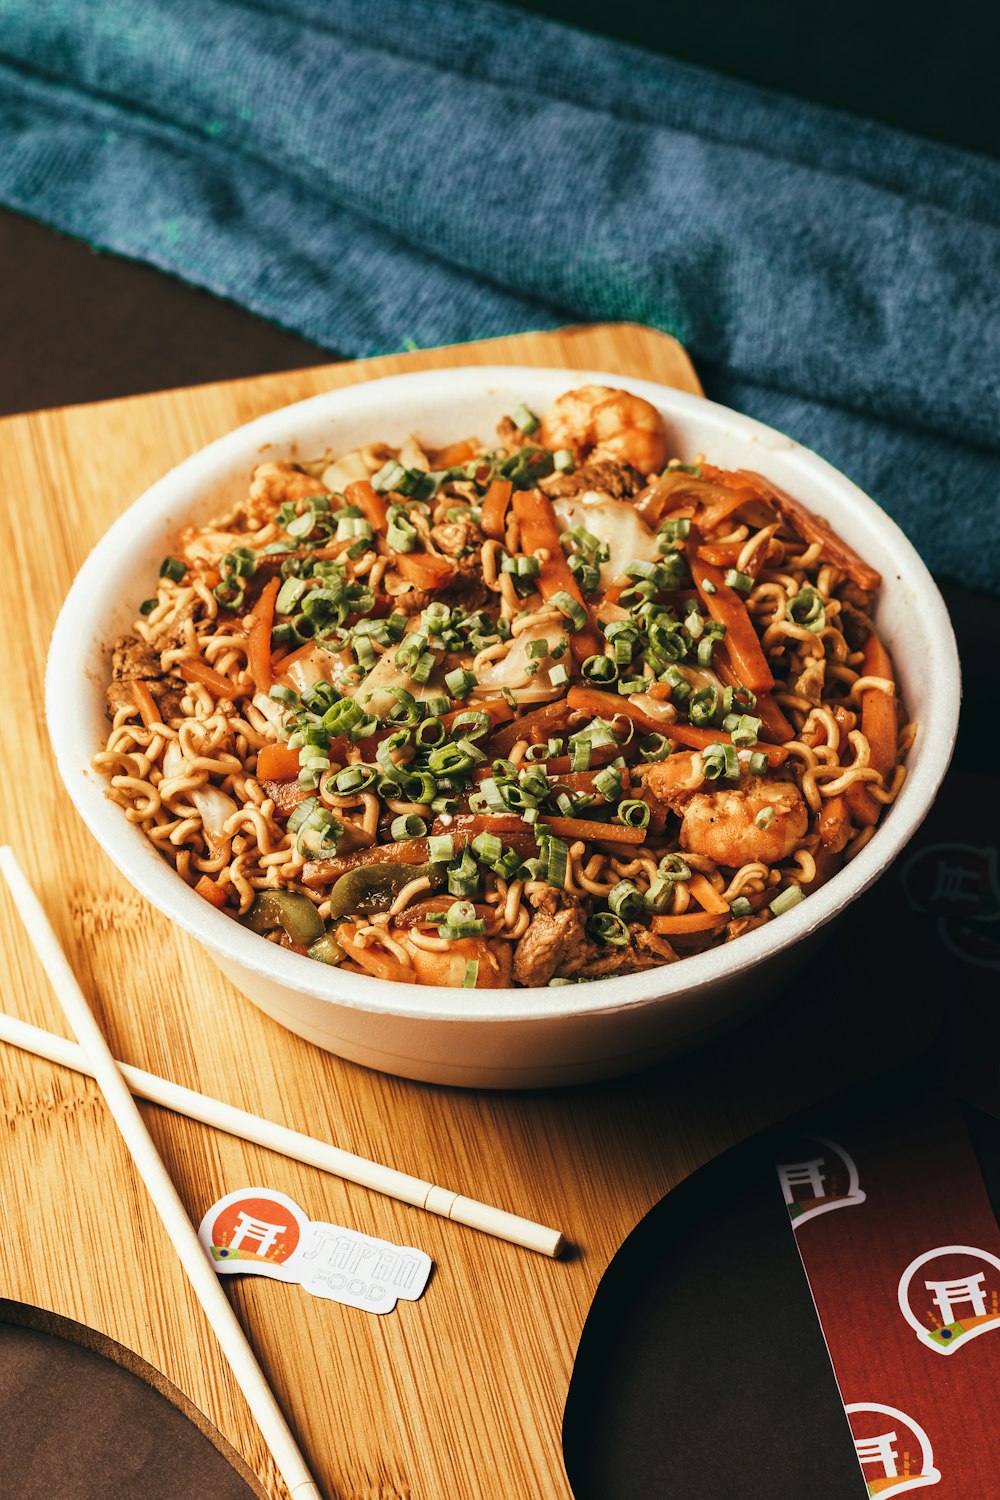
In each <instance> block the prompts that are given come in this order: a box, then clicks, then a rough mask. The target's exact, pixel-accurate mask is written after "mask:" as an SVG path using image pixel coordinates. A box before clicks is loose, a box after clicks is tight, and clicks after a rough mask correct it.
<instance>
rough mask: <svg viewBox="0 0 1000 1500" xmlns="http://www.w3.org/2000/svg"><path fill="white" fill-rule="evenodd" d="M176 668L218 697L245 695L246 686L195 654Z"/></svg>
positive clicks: (179, 663)
mask: <svg viewBox="0 0 1000 1500" xmlns="http://www.w3.org/2000/svg"><path fill="white" fill-rule="evenodd" d="M275 581H277V580H275ZM177 670H178V672H179V673H180V674H181V676H182V677H183V678H184V681H185V682H200V683H201V685H202V687H207V688H208V690H209V692H212V693H215V695H216V697H218V698H239V697H244V696H246V692H247V690H246V688H240V687H237V686H236V684H235V682H231V681H230V680H229V678H228V677H223V675H222V673H221V672H217V671H216V670H215V668H214V667H210V666H209V665H208V663H207V662H204V661H199V660H198V658H197V657H196V656H185V657H184V659H183V661H179V662H178V663H177Z"/></svg>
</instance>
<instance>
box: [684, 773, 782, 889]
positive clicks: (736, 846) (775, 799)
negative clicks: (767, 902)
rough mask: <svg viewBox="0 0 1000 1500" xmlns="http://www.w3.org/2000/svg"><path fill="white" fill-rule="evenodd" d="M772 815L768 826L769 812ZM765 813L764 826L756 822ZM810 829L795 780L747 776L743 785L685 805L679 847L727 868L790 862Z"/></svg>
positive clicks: (692, 799)
mask: <svg viewBox="0 0 1000 1500" xmlns="http://www.w3.org/2000/svg"><path fill="white" fill-rule="evenodd" d="M768 812H770V813H771V814H772V817H771V819H770V821H769V822H768V821H767V820H766V814H767V813H768ZM762 814H764V815H765V816H764V818H763V819H762V822H763V823H764V824H765V825H766V826H761V823H759V822H758V821H757V819H758V818H760V817H761V815H762ZM808 830H809V809H808V807H807V806H806V803H805V799H804V798H803V796H802V794H801V793H800V791H799V789H798V787H797V786H796V785H795V783H794V782H791V781H778V780H777V779H776V778H775V777H770V776H752V775H750V774H749V773H745V774H744V775H742V776H741V777H740V781H739V784H738V785H737V786H733V787H722V788H721V789H720V790H718V791H713V792H696V793H695V794H694V796H692V797H690V798H688V800H687V802H686V803H685V805H684V814H683V819H682V822H681V848H682V849H685V850H687V851H688V852H689V853H691V854H702V855H704V856H705V857H706V858H708V859H711V860H714V861H715V863H716V864H717V865H724V866H725V867H726V868H727V869H738V868H739V866H740V865H747V864H753V863H760V864H764V865H773V864H777V863H778V861H779V860H782V859H787V858H788V856H789V855H790V854H791V852H792V850H793V849H794V848H795V845H796V844H797V842H798V841H799V839H801V838H804V837H805V835H806V833H807V832H808Z"/></svg>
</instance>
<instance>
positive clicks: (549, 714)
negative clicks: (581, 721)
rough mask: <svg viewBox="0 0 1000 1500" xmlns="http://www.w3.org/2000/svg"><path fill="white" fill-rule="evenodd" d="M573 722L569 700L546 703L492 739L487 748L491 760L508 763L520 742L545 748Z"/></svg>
mask: <svg viewBox="0 0 1000 1500" xmlns="http://www.w3.org/2000/svg"><path fill="white" fill-rule="evenodd" d="M572 721H573V712H572V707H571V705H570V703H569V701H568V699H566V698H560V699H558V701H557V702H555V703H544V704H542V706H541V708H532V709H529V711H528V712H527V713H526V714H522V715H521V717H520V718H519V719H513V718H512V719H511V720H510V722H509V723H506V724H504V725H502V727H501V728H499V729H497V730H496V731H495V733H493V734H491V735H490V738H489V740H488V742H487V743H486V745H485V746H484V747H483V748H484V749H485V750H486V753H487V754H488V755H489V757H490V759H491V760H496V759H497V757H500V758H501V759H506V757H507V756H508V755H509V754H510V752H511V751H512V750H513V748H514V746H515V745H516V744H517V742H518V740H527V741H528V743H529V744H531V745H543V744H544V743H545V741H546V740H547V739H549V738H551V736H553V735H557V734H560V733H561V732H562V730H564V729H568V728H569V727H570V724H571V723H572Z"/></svg>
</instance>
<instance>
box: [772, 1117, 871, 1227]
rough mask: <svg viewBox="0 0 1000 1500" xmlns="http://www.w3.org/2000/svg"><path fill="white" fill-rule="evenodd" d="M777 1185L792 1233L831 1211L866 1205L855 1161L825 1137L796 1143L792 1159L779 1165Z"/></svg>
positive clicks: (810, 1137)
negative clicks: (783, 1198)
mask: <svg viewBox="0 0 1000 1500" xmlns="http://www.w3.org/2000/svg"><path fill="white" fill-rule="evenodd" d="M778 1181H779V1182H780V1183H781V1191H782V1192H783V1194H784V1195H785V1205H786V1207H787V1208H788V1216H789V1218H790V1219H791V1221H792V1228H793V1229H798V1227H799V1225H800V1224H804V1223H805V1222H806V1220H807V1219H815V1218H816V1217H817V1216H818V1215H819V1214H826V1213H829V1212H830V1211H831V1209H834V1208H852V1207H854V1206H855V1205H857V1204H859V1203H864V1201H865V1195H864V1193H863V1192H862V1191H861V1189H860V1187H859V1186H858V1169H857V1167H856V1166H855V1165H854V1162H853V1160H852V1158H851V1157H850V1156H848V1154H847V1152H846V1151H845V1150H844V1148H843V1146H838V1145H837V1144H836V1142H835V1141H829V1140H827V1139H826V1138H825V1136H820V1135H804V1136H801V1137H800V1138H799V1140H798V1141H796V1142H794V1151H793V1152H790V1153H789V1159H788V1160H787V1161H784V1162H781V1163H779V1165H778Z"/></svg>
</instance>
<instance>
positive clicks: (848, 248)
mask: <svg viewBox="0 0 1000 1500" xmlns="http://www.w3.org/2000/svg"><path fill="white" fill-rule="evenodd" d="M0 132H2V137H3V144H2V147H0V201H3V202H6V203H7V204H9V205H10V206H12V207H15V208H18V209H20V210H22V211H24V212H26V213H29V214H32V215H34V216H36V217H38V218H40V219H44V220H46V221H47V222H49V223H52V224H55V225H57V226H58V227H59V228H60V229H62V230H65V231H67V232H69V233H71V234H76V235H80V236H83V237H84V238H86V239H87V240H89V241H91V242H92V243H94V244H97V245H100V246H103V247H105V248H108V249H111V250H115V251H118V252H120V253H122V254H124V255H129V256H134V257H137V258H139V259H141V260H145V261H150V262H152V263H153V264H155V265H157V266H160V267H162V268H163V269H165V270H168V271H171V272H174V273H176V274H177V275H179V276H182V277H184V278H185V279H186V280H188V281H191V282H194V283H196V284H198V285H200V286H204V287H208V288H209V289H211V290H212V291H215V292H218V293H221V294H222V295H223V296H226V297H229V298H231V299H233V300H234V301H237V302H239V303H242V304H243V305H244V306H246V307H248V308H252V309H253V310H254V311H256V312H259V313H263V314H265V315H266V316H267V317H269V318H272V319H274V320H276V321H277V322H279V323H281V324H283V325H284V326H285V327H287V328H291V329H294V330H296V331H298V332H300V333H302V334H305V335H306V336H308V337H309V338H311V339H314V340H316V341H318V342H319V343H321V344H325V345H327V346H329V347H331V348H335V349H338V350H340V351H342V352H344V353H350V354H369V353H374V352H379V351H384V350H390V349H399V348H401V347H403V346H404V345H406V344H408V343H411V342H412V343H415V344H417V345H432V344H439V343H446V342H452V341H461V340H465V339H473V338H480V337H485V336H489V335H492V334H501V333H509V332H513V331H516V330H520V329H525V328H543V327H553V326H556V325H558V324H560V323H565V322H567V321H573V320H576V321H579V320H581V319H632V320H637V321H640V322H645V323H650V324H653V325H654V326H656V327H658V328H663V329H666V330H668V331H669V332H671V333H673V334H675V335H676V336H677V337H678V338H680V339H682V340H683V342H684V343H685V344H686V345H687V347H688V348H689V350H690V351H691V353H692V355H693V356H694V359H695V360H696V362H697V364H698V367H699V369H700V371H701V372H702V374H703V376H704V379H705V383H706V387H707V388H708V391H709V394H710V395H713V396H715V397H716V398H717V399H719V400H722V401H725V402H727V403H729V404H730V405H733V406H737V407H739V408H741V409H743V410H745V411H747V412H750V413H751V414H752V415H754V416H757V417H760V418H762V419H763V420H764V421H767V422H771V423H773V424H774V425H775V426H777V427H780V428H782V429H783V430H784V431H786V432H788V433H790V434H791V435H792V436H794V437H796V438H798V439H799V440H800V441H802V442H804V443H807V444H808V445H809V446H811V447H813V448H815V449H817V450H818V451H819V452H821V453H822V454H824V455H825V456H826V457H827V458H829V459H830V460H831V461H832V462H833V463H835V464H836V465H837V466H838V467H840V468H843V469H845V470H846V471H847V472H848V473H849V474H851V475H852V477H853V478H855V479H856V480H857V481H858V482H859V483H860V484H861V485H862V486H863V487H864V488H865V489H867V490H868V491H869V492H870V493H871V494H873V495H874V496H875V498H876V499H877V500H879V501H880V502H881V503H882V504H883V505H884V506H885V507H886V508H887V509H888V510H889V511H890V512H891V513H892V514H893V515H894V516H895V517H896V518H897V519H898V520H899V521H900V523H901V524H902V526H903V527H904V529H905V530H906V531H907V532H908V533H909V535H910V536H911V537H912V538H913V540H914V541H915V542H916V544H917V546H918V547H919V548H920V549H921V551H922V553H923V555H924V557H925V558H926V559H927V561H928V563H929V564H930V565H931V567H932V568H933V569H934V570H935V571H936V572H937V573H939V574H946V575H950V576H952V577H957V578H960V579H961V580H963V581H964V582H966V583H970V584H974V585H979V586H983V587H986V588H990V589H993V590H1000V548H998V544H997V533H998V530H1000V527H998V524H997V523H998V509H1000V507H998V504H997V496H998V489H1000V465H998V462H997V449H998V446H1000V420H998V418H1000V316H998V311H1000V164H997V163H996V162H993V161H991V160H989V159H987V158H985V157H980V156H976V155H972V154H969V153H963V152H960V151H956V150H953V149H951V148H948V147H942V146H935V145H931V144H928V143H926V142H922V141H918V140H915V139H913V138H911V137H908V136H905V135H902V134H899V133H897V132H894V131H891V130H888V129H886V128H884V127H881V126H877V125H871V124H866V123H864V122H862V121H858V120H853V119H850V118H848V117H846V116H844V115H841V114H838V113H835V112H833V111H829V110H826V109H820V108H818V107H814V106H812V105H808V104H804V103H801V102H798V101H795V100H792V99H788V98H782V97H780V96H777V95H774V94H770V93H767V92H765V91H762V90H759V89H756V88H752V87H749V86H746V85H742V84H739V83H735V82H732V81H730V80H726V79H723V78H720V77H717V76H715V75H713V74H711V73H709V72H706V71H703V70H700V69H697V68H692V67H688V66H685V65H681V64H677V63H673V62H669V61H666V60H664V59H661V58H658V57H653V56H650V55H647V54H646V53H644V52H642V51H639V50H637V49H634V48H630V47H625V46H622V45H619V44H616V43H612V42H608V41H604V40H600V39H598V38H595V37H591V36H587V35H584V34H583V33H578V32H575V31H572V30H570V29H568V28H565V27H562V26H558V25H555V24H553V23H550V22H547V21H543V20H540V19H537V18H534V17H529V16H527V15H523V14H521V13H519V12H517V11H514V10H509V9H507V8H504V7H500V6H497V5H494V4H490V3H484V0H366V3H365V4H364V5H358V4H351V3H349V0H279V3H273V0H272V3H269V0H256V3H251V0H243V3H238V0H0Z"/></svg>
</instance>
